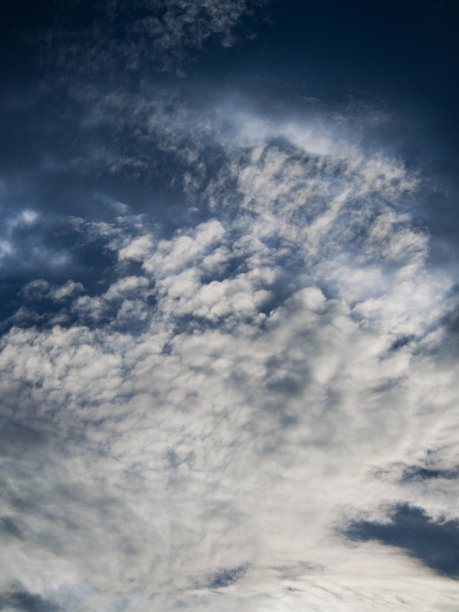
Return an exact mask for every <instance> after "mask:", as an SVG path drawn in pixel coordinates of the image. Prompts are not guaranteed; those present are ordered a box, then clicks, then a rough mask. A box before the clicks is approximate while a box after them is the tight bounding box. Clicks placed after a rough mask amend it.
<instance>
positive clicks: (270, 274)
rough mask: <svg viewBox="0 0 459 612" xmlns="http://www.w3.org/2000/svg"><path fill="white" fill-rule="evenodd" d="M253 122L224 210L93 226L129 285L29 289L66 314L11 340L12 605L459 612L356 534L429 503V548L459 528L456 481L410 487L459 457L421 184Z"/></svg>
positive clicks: (325, 139)
mask: <svg viewBox="0 0 459 612" xmlns="http://www.w3.org/2000/svg"><path fill="white" fill-rule="evenodd" d="M236 127H237V126H235V129H234V132H233V135H232V136H231V139H230V140H231V142H228V140H223V141H222V143H221V150H222V161H221V164H220V165H219V167H218V168H217V170H216V171H215V172H213V173H212V176H211V177H210V178H208V179H206V181H205V184H204V185H203V186H202V187H200V189H201V197H202V198H203V199H205V200H206V202H207V204H208V207H207V211H208V213H207V215H201V217H200V216H199V215H197V216H196V217H195V218H194V221H192V220H191V219H193V217H186V218H187V223H186V224H185V223H184V224H183V226H182V227H179V228H178V229H176V230H172V231H166V229H165V228H164V226H161V224H160V223H159V222H158V220H157V219H151V218H150V217H149V216H148V215H147V214H144V215H143V216H142V215H134V214H131V212H130V211H129V209H128V208H127V207H122V208H120V207H118V213H119V214H118V215H117V216H116V218H112V219H111V220H109V221H94V220H86V219H83V218H82V219H72V220H71V223H72V224H73V227H74V228H75V231H76V232H77V233H78V235H79V236H80V244H81V245H91V244H98V245H101V248H103V249H105V251H106V252H108V253H112V254H113V262H114V263H113V266H112V269H111V275H112V276H111V277H110V278H109V279H108V280H107V282H105V283H102V284H101V285H100V286H99V287H100V288H99V290H98V291H91V293H90V292H89V291H88V290H87V288H86V286H85V285H83V283H79V282H76V281H73V280H70V279H68V280H67V281H66V282H64V283H62V284H61V285H51V283H49V282H48V281H46V280H44V279H42V280H40V279H36V280H35V281H33V282H31V283H29V284H28V285H26V286H25V288H24V291H23V293H24V296H28V297H29V298H30V299H33V300H38V299H42V298H43V297H44V296H47V299H50V300H52V301H53V302H54V303H56V304H58V305H59V308H67V311H66V312H67V314H68V318H67V319H66V320H64V319H62V320H60V321H56V320H54V323H53V322H52V321H51V324H49V325H47V326H42V327H37V326H35V325H36V321H35V320H33V319H31V320H30V321H29V322H27V316H24V317H23V319H22V321H21V327H13V328H12V329H10V331H9V332H8V333H7V334H5V335H4V336H3V339H2V351H1V353H0V369H1V371H2V373H3V376H2V383H1V394H2V398H3V408H2V414H3V419H4V422H5V424H7V429H6V432H7V433H5V440H4V444H3V445H2V449H3V451H2V452H3V453H4V461H5V466H6V471H5V473H6V475H7V476H6V480H5V495H4V497H3V500H2V509H1V516H2V517H3V519H2V520H3V523H2V525H3V527H4V529H3V532H2V533H3V536H2V537H3V538H4V542H5V547H6V550H7V555H6V556H5V559H8V563H6V562H5V564H4V565H3V566H2V570H1V572H0V574H1V575H2V577H3V578H2V580H3V582H2V589H3V592H5V593H17V592H19V590H18V589H17V588H16V587H14V584H17V583H18V581H20V584H21V585H22V586H21V592H24V593H29V594H30V597H32V598H38V599H36V601H39V600H40V601H44V602H50V604H49V605H50V606H53V605H56V606H59V605H63V604H61V602H62V601H70V600H71V597H73V598H74V599H73V601H76V602H77V603H76V604H75V607H77V605H83V606H85V607H86V608H88V609H89V608H91V609H101V610H115V609H119V608H117V606H119V605H121V606H124V607H125V609H129V610H131V609H132V610H134V609H151V610H164V609H172V608H173V607H174V606H178V605H181V606H182V607H188V608H190V609H193V610H200V609H202V610H204V609H209V608H212V609H215V610H233V609H235V608H236V609H241V610H244V609H247V610H253V609H263V608H266V609H285V606H287V607H289V609H292V608H293V609H295V607H304V606H305V605H309V606H312V605H314V606H315V607H316V609H318V610H325V609H329V608H330V601H334V602H336V604H337V605H340V606H341V607H342V609H349V610H351V609H352V610H366V609H368V605H371V606H372V608H373V609H391V608H392V609H400V606H401V605H405V606H412V607H413V606H415V607H416V608H417V609H420V610H423V609H425V610H429V609H433V607H432V606H436V609H440V610H452V609H454V598H455V597H457V586H456V585H455V584H451V583H450V582H449V581H448V580H447V579H446V578H444V577H441V576H438V575H437V574H436V573H435V571H432V563H430V562H427V561H428V559H427V561H426V557H425V555H424V556H422V555H418V559H419V562H415V561H414V560H413V559H412V558H410V557H409V556H407V555H406V554H405V549H406V546H405V544H404V543H403V542H398V543H397V542H395V541H394V543H395V544H396V545H398V548H399V550H398V551H397V550H396V549H395V550H394V549H387V548H385V547H384V546H381V545H378V544H377V543H376V542H375V541H368V542H364V541H363V540H364V539H365V538H360V540H359V541H357V540H355V541H351V540H350V539H349V538H348V537H347V536H346V532H345V528H346V526H348V525H350V524H351V525H357V526H358V525H382V524H384V525H385V524H387V522H388V521H389V520H390V516H391V512H392V510H391V509H392V508H393V507H394V505H395V506H396V507H417V508H420V509H421V510H419V512H422V513H423V514H422V516H423V517H425V519H423V522H422V521H421V523H422V524H421V528H423V526H424V527H426V530H427V531H426V534H427V535H426V537H429V536H428V532H429V529H430V526H431V525H433V524H436V525H437V524H439V522H440V521H442V520H446V521H450V522H451V521H455V520H456V519H457V509H456V505H457V504H456V499H457V491H456V488H457V487H456V481H455V480H454V479H449V480H441V479H438V478H435V479H423V480H417V479H409V478H407V477H406V469H407V466H412V465H415V466H418V469H419V470H426V469H436V470H446V471H450V472H452V473H453V472H454V470H455V469H457V458H455V455H454V445H455V439H454V431H455V427H456V421H457V419H456V416H455V398H456V397H457V391H458V390H457V382H456V381H457V376H456V372H455V369H456V361H455V360H450V359H449V357H448V355H449V351H450V347H449V345H448V344H447V343H445V338H446V337H447V334H448V331H447V328H446V327H445V324H444V321H445V320H446V319H447V318H448V317H449V316H450V314H449V313H451V312H453V311H454V308H455V305H454V299H452V298H450V300H449V301H448V300H447V299H446V297H447V295H448V292H450V290H451V286H452V280H451V279H449V278H448V277H447V276H446V275H445V276H438V275H435V274H434V272H433V271H431V270H429V268H428V265H427V255H428V241H429V237H428V235H427V234H426V232H425V231H423V230H422V229H420V228H418V227H417V226H416V224H415V223H414V222H413V220H412V219H411V217H410V215H409V214H408V213H407V212H406V210H403V206H402V203H403V202H404V200H405V199H406V198H410V197H412V194H413V193H415V190H416V180H415V179H414V178H413V177H412V176H411V175H410V174H409V172H408V171H407V170H405V169H403V167H401V166H400V164H399V163H398V162H397V160H395V161H394V160H391V159H389V158H388V157H382V156H381V155H379V154H375V155H374V156H373V157H368V155H364V154H363V153H362V152H361V151H360V150H359V149H358V147H356V145H355V144H350V145H349V146H348V147H347V148H346V147H344V145H343V143H342V142H339V143H337V144H336V145H335V143H334V141H333V138H332V134H329V135H327V134H326V133H325V132H321V135H320V138H321V142H322V144H321V147H320V150H319V149H318V148H317V147H316V146H315V145H313V151H308V148H307V142H308V141H307V138H305V140H304V141H301V142H302V143H303V144H301V145H300V144H299V142H298V143H297V142H292V141H291V140H288V138H287V136H288V133H287V134H286V133H284V132H283V128H280V129H279V134H277V135H274V134H271V133H270V134H268V135H267V136H266V137H265V141H264V142H263V143H261V144H260V143H253V144H252V145H251V146H248V145H247V143H246V142H244V141H243V140H241V137H240V135H239V132H238V131H237V129H236ZM301 127H302V126H301V125H300V126H299V129H300V128H301ZM216 133H217V132H216ZM215 137H216V138H217V136H215ZM280 137H282V138H280ZM202 151H203V153H202V155H201V157H199V156H198V158H196V160H197V161H196V162H192V163H191V165H193V164H194V163H197V164H199V163H203V162H204V161H205V162H206V163H207V164H208V163H210V161H211V160H210V159H209V158H208V157H207V156H206V154H205V153H204V152H205V147H203V149H202ZM190 193H191V192H190ZM203 217H204V218H203ZM85 248H86V247H85ZM88 248H89V247H88ZM132 266H134V268H132ZM64 302H65V304H64ZM69 313H71V315H72V316H71V317H70V314H69ZM408 339H409V340H408ZM429 466H430V467H429ZM381 529H383V531H384V529H385V528H383V527H381ZM439 529H440V527H439ZM367 531H368V530H367ZM389 531H390V529H389ZM429 533H430V532H429ZM15 534H16V535H15ZM380 539H381V538H380ZM382 540H383V541H384V538H382ZM386 540H387V538H386ZM391 542H392V541H391ZM25 551H26V552H25ZM422 562H424V565H423V564H422ZM436 568H437V567H434V568H433V569H434V570H435V569H436ZM49 576H53V583H52V586H50V581H49ZM382 577H384V582H383V578H382ZM5 597H6V595H5V596H4V598H5ZM11 597H13V599H14V597H16V596H13V595H11ZM11 597H10V598H11ZM12 601H13V600H12ZM14 601H16V600H14ZM120 602H121V603H120ZM368 602H371V603H370V604H368ZM13 603H14V602H13ZM10 605H13V604H10ZM67 609H71V608H69V606H68V605H67Z"/></svg>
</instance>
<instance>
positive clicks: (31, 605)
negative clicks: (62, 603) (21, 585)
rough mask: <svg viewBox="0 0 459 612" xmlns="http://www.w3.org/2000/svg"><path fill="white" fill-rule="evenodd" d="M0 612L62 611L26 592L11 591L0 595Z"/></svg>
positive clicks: (39, 597)
mask: <svg viewBox="0 0 459 612" xmlns="http://www.w3.org/2000/svg"><path fill="white" fill-rule="evenodd" d="M0 610H23V612H58V611H59V610H62V608H60V607H59V606H56V605H55V604H54V603H53V602H51V601H46V600H45V599H43V598H42V597H41V596H40V595H34V594H33V593H29V592H28V591H13V592H12V593H7V594H3V595H0Z"/></svg>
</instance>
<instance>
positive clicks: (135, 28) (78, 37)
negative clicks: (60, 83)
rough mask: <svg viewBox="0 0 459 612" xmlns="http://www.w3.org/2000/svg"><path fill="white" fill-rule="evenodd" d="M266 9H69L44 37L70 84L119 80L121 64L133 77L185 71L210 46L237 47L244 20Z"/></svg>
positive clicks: (246, 3) (255, 0)
mask: <svg viewBox="0 0 459 612" xmlns="http://www.w3.org/2000/svg"><path fill="white" fill-rule="evenodd" d="M266 4H267V2H266V0H217V1H216V2H212V3H211V2H208V1H207V0H199V1H197V2H196V1H191V0H169V1H167V2H166V1H164V0H148V1H145V0H138V1H136V2H131V3H130V4H129V7H127V6H126V5H125V4H124V3H123V2H118V1H117V2H112V1H104V2H99V3H98V4H97V5H94V6H90V7H85V3H83V4H82V5H80V6H78V5H76V6H74V7H68V6H66V7H65V9H61V11H56V17H57V18H56V24H57V25H55V26H54V28H52V29H50V30H49V31H48V32H46V33H45V34H44V35H43V43H42V46H43V50H44V57H46V58H47V60H48V62H49V63H50V64H51V65H52V66H53V68H54V69H55V70H57V71H58V72H60V73H61V75H62V77H63V79H64V81H66V82H68V81H69V80H70V82H71V81H72V79H73V80H74V79H75V77H77V78H81V77H83V78H84V79H94V77H100V76H101V75H102V74H105V76H106V75H107V73H111V74H112V76H113V75H115V74H117V73H118V77H119V68H120V65H121V66H122V70H125V71H127V72H128V73H136V72H138V71H140V70H145V68H146V67H148V68H150V69H153V70H158V71H169V70H179V71H182V70H183V67H184V65H185V62H186V61H187V60H188V61H189V60H190V59H193V58H194V56H195V55H196V53H197V52H199V51H200V50H201V49H202V48H203V47H204V46H205V45H206V44H211V43H214V44H215V43H217V44H218V45H221V46H223V47H231V46H232V45H234V44H235V42H236V41H237V40H238V38H240V36H241V34H240V32H239V31H238V29H237V28H238V26H240V24H241V21H242V20H243V19H246V20H247V17H250V16H253V13H255V12H257V11H259V9H260V7H263V6H265V5H266ZM82 7H83V8H82ZM85 8H86V13H85ZM72 13H73V14H74V16H75V18H79V22H78V26H75V23H74V22H73V23H72V27H69V26H68V21H67V17H68V15H69V14H72ZM89 17H90V18H89ZM57 53H58V55H57V56H56V54H57ZM64 72H67V75H64ZM180 74H182V72H180Z"/></svg>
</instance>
